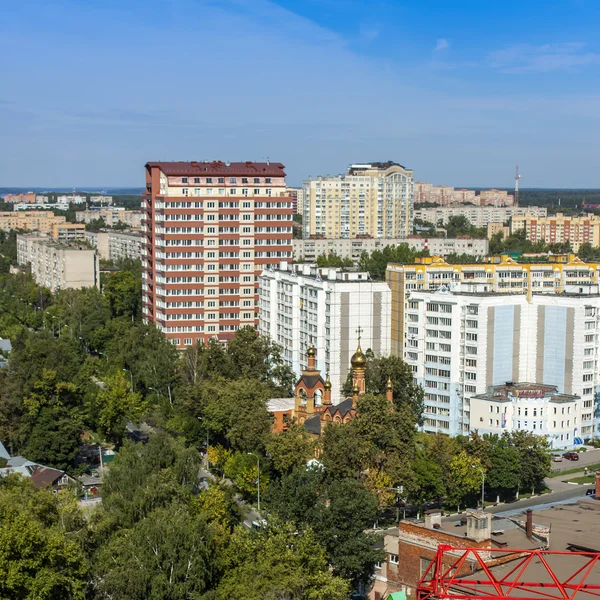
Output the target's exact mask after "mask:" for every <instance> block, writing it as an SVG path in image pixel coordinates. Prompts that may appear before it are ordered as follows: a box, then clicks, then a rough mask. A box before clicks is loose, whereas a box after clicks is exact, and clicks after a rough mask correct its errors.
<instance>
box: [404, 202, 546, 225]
mask: <svg viewBox="0 0 600 600" xmlns="http://www.w3.org/2000/svg"><path fill="white" fill-rule="evenodd" d="M528 213H531V214H532V215H536V216H538V217H545V216H546V215H547V214H548V209H547V208H546V207H542V206H527V207H522V208H520V207H518V206H438V207H435V208H416V209H415V213H414V215H415V219H420V220H421V221H427V222H429V223H433V224H435V225H438V224H439V223H441V224H442V225H444V224H446V223H447V222H448V219H450V217H465V218H466V219H467V220H468V221H469V223H471V225H474V226H475V227H487V224H488V223H505V222H506V221H508V220H509V219H510V218H511V217H515V216H524V215H526V214H528Z"/></svg>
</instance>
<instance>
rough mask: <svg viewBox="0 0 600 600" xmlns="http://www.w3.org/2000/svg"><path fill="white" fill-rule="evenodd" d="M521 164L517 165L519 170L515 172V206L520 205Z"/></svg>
mask: <svg viewBox="0 0 600 600" xmlns="http://www.w3.org/2000/svg"><path fill="white" fill-rule="evenodd" d="M519 179H521V176H520V175H519V165H517V172H516V173H515V206H519Z"/></svg>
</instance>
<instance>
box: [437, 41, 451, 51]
mask: <svg viewBox="0 0 600 600" xmlns="http://www.w3.org/2000/svg"><path fill="white" fill-rule="evenodd" d="M447 48H450V42H448V40H447V39H446V38H438V39H437V40H436V42H435V48H434V51H435V52H439V51H440V50H446V49H447Z"/></svg>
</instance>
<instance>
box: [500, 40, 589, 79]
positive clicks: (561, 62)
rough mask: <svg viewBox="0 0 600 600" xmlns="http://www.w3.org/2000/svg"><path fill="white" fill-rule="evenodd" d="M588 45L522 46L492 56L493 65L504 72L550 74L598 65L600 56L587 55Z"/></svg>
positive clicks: (506, 49)
mask: <svg viewBox="0 0 600 600" xmlns="http://www.w3.org/2000/svg"><path fill="white" fill-rule="evenodd" d="M584 48H585V44H580V43H575V42H573V43H562V44H544V45H542V46H533V45H531V44H519V45H516V46H510V47H509V48H505V49H504V50H498V51H496V52H492V53H491V54H490V55H489V61H490V65H491V66H492V67H493V68H496V69H498V70H500V71H502V72H503V73H515V74H519V73H548V72H550V71H561V70H568V69H572V68H573V67H581V66H589V65H598V64H600V54H596V53H593V52H584Z"/></svg>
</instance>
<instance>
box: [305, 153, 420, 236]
mask: <svg viewBox="0 0 600 600" xmlns="http://www.w3.org/2000/svg"><path fill="white" fill-rule="evenodd" d="M413 186H414V177H413V171H412V170H411V169H407V168H405V167H403V166H402V165H400V164H398V163H394V162H386V163H370V164H354V165H350V166H349V167H348V169H347V171H346V174H345V175H338V176H335V177H330V176H326V177H318V178H314V179H309V180H308V181H306V182H304V213H303V219H302V224H303V237H304V238H309V237H313V236H314V237H323V238H356V237H361V236H370V237H374V238H399V237H406V236H408V235H410V234H412V229H413V208H414V188H413Z"/></svg>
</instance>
